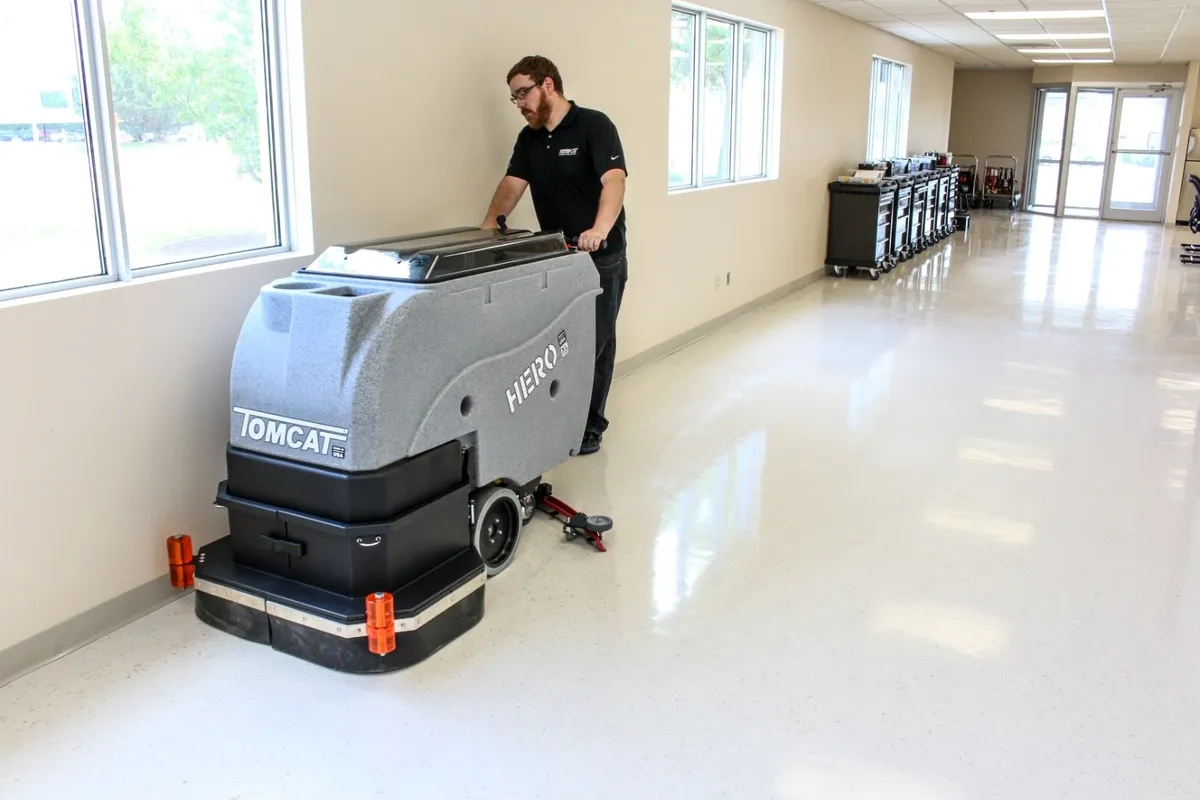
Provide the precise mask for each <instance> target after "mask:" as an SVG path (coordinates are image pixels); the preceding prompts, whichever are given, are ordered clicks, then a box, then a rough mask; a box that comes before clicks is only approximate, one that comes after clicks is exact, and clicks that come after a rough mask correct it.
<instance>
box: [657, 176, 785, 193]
mask: <svg viewBox="0 0 1200 800" xmlns="http://www.w3.org/2000/svg"><path fill="white" fill-rule="evenodd" d="M777 180H779V177H778V176H777V175H766V176H763V177H760V178H742V179H741V180H740V181H722V182H721V183H707V184H705V185H703V186H680V187H679V188H677V189H672V188H668V189H667V194H668V195H676V194H692V193H694V192H707V191H710V190H712V189H728V188H731V187H734V186H753V185H754V184H758V183H769V182H771V181H777Z"/></svg>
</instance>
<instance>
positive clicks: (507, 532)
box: [471, 486, 523, 578]
mask: <svg viewBox="0 0 1200 800" xmlns="http://www.w3.org/2000/svg"><path fill="white" fill-rule="evenodd" d="M474 503H475V527H474V530H473V531H472V534H471V543H472V544H474V545H475V549H476V550H477V551H478V552H479V556H480V558H482V559H483V563H484V564H485V565H486V566H487V574H488V577H489V578H491V577H494V576H496V575H499V574H500V573H501V572H503V571H504V570H505V569H507V568H508V565H509V564H511V563H512V560H513V557H514V556H515V555H516V553H517V542H518V541H519V540H520V536H521V528H522V516H523V515H522V513H521V501H520V500H519V499H518V498H517V495H516V493H515V492H513V491H512V490H511V489H506V488H504V487H503V486H489V487H488V488H486V489H484V490H483V491H481V492H479V494H477V495H476V496H475V499H474Z"/></svg>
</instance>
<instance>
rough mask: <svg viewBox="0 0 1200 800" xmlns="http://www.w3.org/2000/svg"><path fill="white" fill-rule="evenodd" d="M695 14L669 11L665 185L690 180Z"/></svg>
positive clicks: (694, 103) (690, 181)
mask: <svg viewBox="0 0 1200 800" xmlns="http://www.w3.org/2000/svg"><path fill="white" fill-rule="evenodd" d="M695 51H696V16H695V15H694V14H685V13H683V12H680V11H674V12H672V13H671V98H670V111H669V117H668V119H669V123H668V124H669V126H670V127H669V133H668V146H667V174H668V178H667V185H668V186H671V187H675V186H690V185H692V183H693V176H692V165H693V164H694V163H695V157H694V152H693V150H692V120H693V118H694V116H695V105H696V93H695V89H696V82H695V70H696V52H695Z"/></svg>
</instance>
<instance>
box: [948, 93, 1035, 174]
mask: <svg viewBox="0 0 1200 800" xmlns="http://www.w3.org/2000/svg"><path fill="white" fill-rule="evenodd" d="M1032 76H1033V73H1032V71H1031V70H982V69H960V70H956V71H955V73H954V104H953V108H952V110H951V112H950V152H952V153H954V154H956V155H962V154H966V153H970V154H971V155H974V156H976V157H978V158H979V164H980V166H981V167H982V165H983V162H984V159H985V158H986V157H987V156H989V155H1011V156H1015V157H1016V158H1017V163H1018V167H1017V175H1018V176H1020V178H1021V179H1022V181H1023V180H1024V175H1025V168H1026V165H1027V164H1028V162H1029V158H1028V154H1029V131H1030V126H1031V122H1032V120H1033V100H1034V88H1033V83H1032V80H1031V78H1032Z"/></svg>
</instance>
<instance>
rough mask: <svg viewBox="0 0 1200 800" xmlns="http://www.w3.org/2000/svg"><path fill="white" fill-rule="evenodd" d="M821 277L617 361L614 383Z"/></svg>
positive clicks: (792, 285) (804, 280) (816, 273)
mask: <svg viewBox="0 0 1200 800" xmlns="http://www.w3.org/2000/svg"><path fill="white" fill-rule="evenodd" d="M824 277H825V270H824V269H819V270H816V271H814V272H810V273H809V274H807V275H805V276H804V277H803V278H797V279H796V280H794V281H792V282H791V283H788V284H785V285H783V286H781V287H779V288H778V289H775V290H774V291H772V292H768V293H767V294H764V295H762V296H761V297H757V298H755V299H754V300H751V301H750V302H749V303H746V304H745V305H742V306H738V307H737V308H735V309H733V310H732V311H729V312H727V313H725V314H722V315H721V316H719V317H715V318H713V319H710V320H709V321H708V322H705V323H703V324H702V325H697V326H696V327H695V328H692V329H691V330H688V331H685V332H683V333H681V334H679V335H678V336H675V337H673V338H671V339H669V340H667V341H665V342H663V343H662V344H658V345H655V346H654V347H651V348H650V349H648V350H643V351H642V352H640V353H638V354H637V355H635V356H630V357H629V358H627V359H625V360H624V361H618V362H617V366H616V368H615V369H614V370H613V379H614V380H619V379H620V378H624V377H625V376H627V375H631V374H632V373H634V372H637V371H638V370H639V369H642V368H643V367H645V366H648V365H650V364H653V363H654V362H655V361H660V360H662V359H664V358H666V357H667V356H669V355H671V354H673V353H678V352H679V351H680V350H682V349H684V348H685V347H687V346H689V345H692V344H695V343H696V342H698V341H700V340H701V339H703V338H705V337H706V336H708V335H710V334H712V333H713V332H714V331H716V330H718V329H720V328H722V327H724V326H725V325H728V324H729V323H730V322H732V321H733V320H735V319H737V318H738V317H741V316H744V315H746V314H749V313H750V312H751V311H756V310H758V309H760V308H763V307H765V306H769V305H771V304H772V303H775V302H778V301H779V300H782V299H783V298H785V297H787V296H788V295H790V294H795V293H796V292H798V291H800V290H801V289H803V288H805V287H806V286H811V285H812V284H814V283H816V282H817V281H819V280H821V279H822V278H824ZM617 349H618V350H619V349H620V345H619V344H618V345H617Z"/></svg>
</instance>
